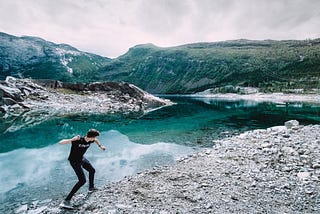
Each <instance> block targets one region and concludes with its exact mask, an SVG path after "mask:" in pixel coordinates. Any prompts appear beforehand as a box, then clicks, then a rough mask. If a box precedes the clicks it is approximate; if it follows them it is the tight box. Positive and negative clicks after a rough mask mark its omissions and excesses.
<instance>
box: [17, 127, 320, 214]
mask: <svg viewBox="0 0 320 214" xmlns="http://www.w3.org/2000/svg"><path fill="white" fill-rule="evenodd" d="M319 131H320V126H319V125H308V126H301V125H299V124H298V121H290V122H287V123H286V124H285V126H278V127H271V128H268V129H263V130H254V131H248V132H245V133H242V134H240V135H238V136H234V137H230V138H226V139H222V140H217V141H215V146H214V147H213V148H212V149H204V150H201V151H200V152H198V153H196V154H193V155H190V156H188V157H185V158H182V159H180V160H178V161H177V162H176V164H174V165H171V166H163V167H158V168H153V169H150V170H147V171H144V172H141V173H139V174H136V175H133V176H130V177H126V178H124V179H123V180H121V181H118V182H114V183H111V184H108V185H106V186H104V187H103V188H101V190H99V191H97V192H94V193H91V194H90V193H88V194H78V195H77V196H76V197H75V199H74V200H73V204H74V206H75V209H74V210H70V211H69V210H63V209H60V208H59V203H60V202H61V200H51V201H50V202H49V203H47V204H46V205H42V206H34V207H28V206H26V205H24V209H23V207H20V208H19V209H20V211H26V212H28V213H159V214H160V213H161V214H165V213H319V212H320V195H319V189H320V188H319V184H320V180H319V179H320V155H319V154H320V147H319V145H320V136H319ZM16 213H19V212H16Z"/></svg>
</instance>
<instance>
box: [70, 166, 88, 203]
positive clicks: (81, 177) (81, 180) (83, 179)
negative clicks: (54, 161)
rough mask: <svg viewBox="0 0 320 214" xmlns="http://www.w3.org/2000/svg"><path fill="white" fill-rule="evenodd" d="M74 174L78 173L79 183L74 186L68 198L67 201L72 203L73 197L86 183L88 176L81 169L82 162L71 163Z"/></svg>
mask: <svg viewBox="0 0 320 214" xmlns="http://www.w3.org/2000/svg"><path fill="white" fill-rule="evenodd" d="M70 164H71V166H72V168H73V170H74V172H75V173H76V175H77V177H78V180H79V181H78V182H77V183H76V184H75V185H74V187H73V188H72V190H71V192H70V193H69V195H68V196H67V197H66V199H65V200H66V201H70V200H71V198H72V196H73V195H74V194H75V193H76V192H77V191H78V190H79V189H80V187H82V186H83V185H84V184H85V183H86V176H85V175H84V172H83V170H82V167H81V164H82V163H81V162H70Z"/></svg>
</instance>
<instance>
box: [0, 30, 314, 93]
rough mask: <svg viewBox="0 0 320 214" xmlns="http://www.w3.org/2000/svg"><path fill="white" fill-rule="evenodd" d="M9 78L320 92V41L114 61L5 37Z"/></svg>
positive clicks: (156, 52) (166, 89)
mask: <svg viewBox="0 0 320 214" xmlns="http://www.w3.org/2000/svg"><path fill="white" fill-rule="evenodd" d="M9 75H10V76H14V77H23V78H25V77H32V78H35V79H55V80H60V81H64V82H92V81H125V82H128V83H132V84H134V85H136V86H138V87H140V88H142V89H143V90H146V91H148V92H151V93H163V94H175V93H177V94H183V93H194V92H199V91H204V90H206V89H209V88H215V89H217V90H214V91H219V90H220V91H222V92H226V90H225V88H227V92H228V89H230V88H237V87H230V86H240V87H258V88H259V89H261V90H262V91H265V92H279V91H286V90H291V89H292V90H295V89H302V91H303V90H307V91H308V90H313V89H317V90H319V89H320V39H314V40H310V39H308V40H284V41H275V40H262V41H256V40H245V39H241V40H232V41H224V42H211V43H194V44H186V45H181V46H176V47H169V48H161V47H157V46H155V45H153V44H144V45H136V46H134V47H132V48H130V49H129V51H128V52H127V53H125V54H124V55H122V56H119V57H117V58H115V59H109V58H106V57H102V56H98V55H95V54H90V53H85V52H81V51H79V50H77V49H76V48H74V47H71V46H69V45H66V44H55V43H52V42H48V41H45V40H43V39H41V38H36V37H15V36H11V35H8V34H5V33H0V79H4V78H5V77H6V76H9ZM300 91H301V90H300Z"/></svg>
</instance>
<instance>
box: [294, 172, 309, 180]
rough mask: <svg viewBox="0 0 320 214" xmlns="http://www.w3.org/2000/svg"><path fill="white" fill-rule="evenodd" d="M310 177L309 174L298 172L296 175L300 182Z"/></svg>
mask: <svg viewBox="0 0 320 214" xmlns="http://www.w3.org/2000/svg"><path fill="white" fill-rule="evenodd" d="M310 175H311V173H310V172H299V173H298V174H297V176H298V178H299V179H300V180H306V179H307V178H309V177H310Z"/></svg>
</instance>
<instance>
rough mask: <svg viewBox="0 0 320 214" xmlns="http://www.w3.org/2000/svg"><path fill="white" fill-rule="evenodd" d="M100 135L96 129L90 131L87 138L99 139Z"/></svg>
mask: <svg viewBox="0 0 320 214" xmlns="http://www.w3.org/2000/svg"><path fill="white" fill-rule="evenodd" d="M99 135H100V133H99V132H98V131H97V130H95V129H89V131H88V132H87V137H89V138H95V137H98V136H99Z"/></svg>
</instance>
